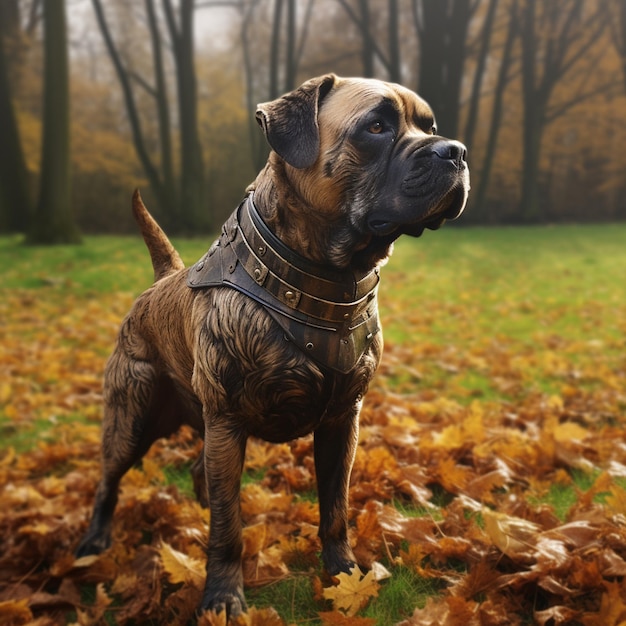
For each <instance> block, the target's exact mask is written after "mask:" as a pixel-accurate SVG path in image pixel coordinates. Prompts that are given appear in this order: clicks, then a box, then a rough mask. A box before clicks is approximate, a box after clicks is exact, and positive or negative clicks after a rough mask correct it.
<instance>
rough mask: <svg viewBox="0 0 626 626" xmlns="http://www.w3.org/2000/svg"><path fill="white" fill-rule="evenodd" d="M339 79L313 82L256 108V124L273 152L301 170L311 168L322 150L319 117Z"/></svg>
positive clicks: (333, 76)
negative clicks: (318, 114) (323, 104)
mask: <svg viewBox="0 0 626 626" xmlns="http://www.w3.org/2000/svg"><path fill="white" fill-rule="evenodd" d="M336 79H337V77H336V76H335V75H334V74H326V75H325V76H319V77H318V78H312V79H311V80H309V81H307V82H306V83H304V84H303V85H301V86H300V87H298V88H297V89H295V90H294V91H291V92H289V93H287V94H285V95H284V96H282V97H280V98H278V99H277V100H272V101H271V102H264V103H262V104H259V105H257V110H256V121H257V123H258V124H259V126H260V127H261V128H262V129H263V132H264V133H265V138H266V139H267V142H268V143H269V144H270V146H271V148H272V150H274V152H276V153H277V154H278V155H279V156H280V157H282V158H283V159H284V160H285V161H286V162H287V163H289V165H292V166H293V167H296V168H298V169H304V168H307V167H311V165H313V164H314V163H315V161H316V160H317V157H318V154H319V150H320V134H319V126H318V123H317V113H318V109H319V105H320V102H321V101H322V100H323V99H324V97H325V96H326V95H327V94H328V92H329V91H330V90H331V89H332V87H333V85H334V84H335V81H336Z"/></svg>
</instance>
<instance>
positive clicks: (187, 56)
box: [163, 0, 210, 233]
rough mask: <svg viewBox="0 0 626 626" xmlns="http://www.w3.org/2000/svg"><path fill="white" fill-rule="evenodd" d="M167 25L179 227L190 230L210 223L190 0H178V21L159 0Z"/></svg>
mask: <svg viewBox="0 0 626 626" xmlns="http://www.w3.org/2000/svg"><path fill="white" fill-rule="evenodd" d="M163 5H164V8H165V13H166V16H167V21H168V26H169V30H170V34H171V37H172V41H173V52H174V61H175V63H176V84H177V88H178V115H179V125H180V152H181V159H180V163H181V194H180V216H181V224H180V228H181V230H182V231H183V232H187V233H193V232H194V231H195V230H196V229H197V227H198V226H199V225H200V224H202V225H203V226H206V225H208V224H210V216H209V215H207V207H206V206H205V198H206V195H207V194H206V190H205V188H204V185H205V181H204V165H203V158H202V147H201V146H200V142H199V140H198V104H197V85H196V72H195V66H194V33H193V17H194V2H193V0H181V3H180V9H179V11H180V13H179V15H180V25H179V26H177V25H176V20H175V18H174V11H173V9H172V5H171V1H170V0H163Z"/></svg>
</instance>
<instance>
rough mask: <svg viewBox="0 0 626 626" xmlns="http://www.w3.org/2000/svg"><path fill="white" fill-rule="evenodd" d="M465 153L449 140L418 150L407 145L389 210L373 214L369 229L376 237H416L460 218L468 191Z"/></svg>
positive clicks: (398, 162)
mask: <svg viewBox="0 0 626 626" xmlns="http://www.w3.org/2000/svg"><path fill="white" fill-rule="evenodd" d="M466 159H467V149H466V147H465V146H464V145H463V144H462V143H461V142H460V141H455V140H452V139H444V138H436V139H435V141H431V142H429V143H427V144H426V145H424V144H421V145H418V146H417V147H416V146H414V145H411V144H406V145H405V146H404V147H403V149H402V150H401V152H400V153H399V155H398V158H397V160H396V165H395V171H394V172H393V173H392V174H391V176H390V182H389V187H390V188H391V189H392V190H395V194H394V200H393V202H392V203H391V204H390V206H385V207H384V208H382V209H379V210H374V211H373V212H372V214H371V215H370V216H369V219H368V228H369V230H370V232H372V234H374V235H376V236H387V235H390V234H392V233H394V232H396V231H397V234H398V235H400V234H408V235H413V236H419V235H421V234H422V232H423V231H424V229H426V228H428V229H431V230H436V229H437V228H439V227H440V226H441V225H442V224H443V223H444V222H445V221H446V220H453V219H456V218H457V217H459V216H460V215H461V213H462V212H463V209H464V208H465V204H466V202H467V195H468V191H469V169H468V167H467V160H466Z"/></svg>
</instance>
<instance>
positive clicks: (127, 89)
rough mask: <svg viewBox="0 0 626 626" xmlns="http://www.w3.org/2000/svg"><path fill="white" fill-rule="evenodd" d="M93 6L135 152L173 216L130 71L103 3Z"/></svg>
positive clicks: (97, 1) (95, 0)
mask: <svg viewBox="0 0 626 626" xmlns="http://www.w3.org/2000/svg"><path fill="white" fill-rule="evenodd" d="M92 4H93V8H94V12H95V14H96V21H97V22H98V27H99V28H100V32H101V33H102V37H103V39H104V43H105V45H106V48H107V51H108V53H109V56H110V57H111V61H112V62H113V67H114V68H115V73H116V74H117V78H118V80H119V81H120V86H121V87H122V94H123V96H124V103H125V105H126V114H127V115H128V122H129V124H130V130H131V134H132V137H133V145H134V146H135V152H136V153H137V156H138V158H139V161H140V163H141V165H142V167H143V169H144V172H145V173H146V176H147V177H148V182H149V184H150V187H151V188H152V191H153V193H154V196H155V198H156V201H157V202H158V203H159V208H160V209H161V211H162V213H163V215H166V216H171V215H172V213H174V209H175V207H174V206H173V205H168V204H167V202H168V201H167V193H166V192H165V189H164V186H163V181H162V180H161V176H160V174H159V170H158V169H157V168H156V166H155V165H154V163H153V162H152V159H151V158H150V154H149V152H148V148H147V147H146V142H145V140H144V136H143V131H142V128H141V121H140V118H139V111H138V110H137V104H136V102H135V97H134V95H133V89H132V86H131V83H130V77H129V75H128V71H127V69H126V67H125V66H124V64H123V63H122V59H121V57H120V55H119V52H118V50H117V48H116V47H115V43H114V42H113V37H112V36H111V32H110V30H109V26H108V24H107V21H106V18H105V15H104V10H103V8H102V3H101V1H100V0H92Z"/></svg>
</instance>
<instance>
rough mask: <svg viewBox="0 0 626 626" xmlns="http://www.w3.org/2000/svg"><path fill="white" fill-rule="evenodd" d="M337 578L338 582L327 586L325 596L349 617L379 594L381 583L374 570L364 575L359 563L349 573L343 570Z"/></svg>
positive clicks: (336, 608)
mask: <svg viewBox="0 0 626 626" xmlns="http://www.w3.org/2000/svg"><path fill="white" fill-rule="evenodd" d="M335 578H336V579H337V581H338V582H337V584H336V585H335V586H333V587H327V588H325V589H324V597H325V598H326V599H327V600H332V603H333V607H334V608H335V610H338V611H342V612H344V613H345V614H346V615H347V616H349V617H352V616H354V615H356V614H357V613H358V611H359V610H360V609H362V608H363V607H364V606H365V605H367V603H368V602H369V601H370V600H371V599H372V598H374V597H376V596H378V589H379V588H380V585H379V584H378V582H376V579H375V577H374V572H373V571H370V572H368V573H367V574H365V575H363V572H361V570H360V569H359V567H358V565H355V566H354V567H353V568H352V569H351V570H350V573H349V574H347V573H345V572H341V573H340V574H338V575H337V576H336V577H335Z"/></svg>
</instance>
